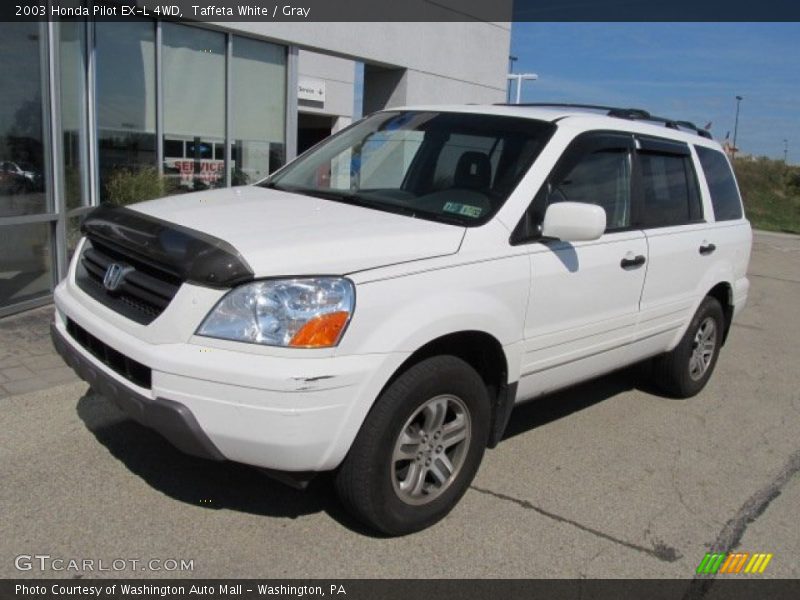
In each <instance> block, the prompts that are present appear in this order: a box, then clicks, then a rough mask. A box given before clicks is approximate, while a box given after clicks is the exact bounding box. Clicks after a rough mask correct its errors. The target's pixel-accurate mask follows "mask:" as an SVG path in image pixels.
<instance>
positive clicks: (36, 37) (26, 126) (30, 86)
mask: <svg viewBox="0 0 800 600" xmlns="http://www.w3.org/2000/svg"><path fill="white" fill-rule="evenodd" d="M41 35H42V34H41V29H40V24H39V23H35V22H34V23H28V22H23V21H20V22H14V23H0V56H2V57H3V67H2V68H0V90H2V94H3V99H2V102H0V217H10V216H17V215H28V214H34V213H44V212H48V206H47V199H46V196H45V193H44V192H45V182H44V164H45V161H44V138H43V131H42V71H41V62H40V61H41V57H40V52H41V48H42V46H43V45H42V44H40V38H41ZM5 246H6V241H3V243H2V246H0V248H2V249H3V250H5ZM0 254H2V252H0ZM2 304H3V301H2V300H1V299H0V305H2Z"/></svg>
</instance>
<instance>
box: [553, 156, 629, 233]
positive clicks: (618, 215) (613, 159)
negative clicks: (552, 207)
mask: <svg viewBox="0 0 800 600" xmlns="http://www.w3.org/2000/svg"><path fill="white" fill-rule="evenodd" d="M630 178H631V169H630V159H629V155H628V152H627V151H625V150H620V149H613V150H600V151H598V152H593V153H592V154H589V155H587V156H585V157H583V158H582V159H581V161H580V162H579V163H578V164H577V165H575V167H573V168H572V170H571V171H570V172H569V173H567V175H565V176H564V177H562V178H561V180H560V181H554V182H551V190H550V196H549V200H550V203H551V204H552V203H553V202H565V201H569V202H584V203H586V204H596V205H598V206H600V207H602V208H603V210H605V211H606V230H607V231H613V230H615V229H623V228H625V227H628V226H629V225H630V202H631V199H630Z"/></svg>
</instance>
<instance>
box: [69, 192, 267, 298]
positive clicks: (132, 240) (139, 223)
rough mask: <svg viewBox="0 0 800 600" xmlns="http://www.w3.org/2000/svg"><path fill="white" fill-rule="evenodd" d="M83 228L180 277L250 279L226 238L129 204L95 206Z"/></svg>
mask: <svg viewBox="0 0 800 600" xmlns="http://www.w3.org/2000/svg"><path fill="white" fill-rule="evenodd" d="M81 231H82V232H83V233H84V235H86V236H87V237H88V238H89V239H90V240H94V241H97V242H100V243H107V244H111V245H113V246H115V247H117V248H120V249H124V250H125V252H126V253H130V254H131V255H132V256H133V257H135V258H136V259H138V260H140V261H141V262H143V263H147V264H150V265H152V266H153V267H156V268H158V269H160V270H163V271H168V272H170V273H172V274H173V275H175V276H176V277H178V278H179V279H180V280H181V281H188V282H192V283H197V284H199V285H204V286H212V287H231V286H234V285H237V284H240V283H243V282H246V281H250V280H252V279H253V270H252V268H251V267H250V265H249V264H247V261H246V260H245V259H244V257H243V256H242V255H241V254H240V253H239V251H238V250H236V248H234V247H233V246H231V245H230V244H229V243H228V242H226V241H224V240H221V239H219V238H216V237H214V236H212V235H209V234H207V233H203V232H202V231H197V230H194V229H190V228H188V227H183V226H182V225H177V224H175V223H170V222H169V221H164V220H162V219H158V218H156V217H152V216H150V215H146V214H143V213H140V212H138V211H135V210H131V209H130V208H125V207H121V206H113V205H102V206H99V207H97V208H95V209H94V210H92V211H91V212H90V213H89V214H88V215H87V216H86V218H85V219H84V221H83V224H82V225H81Z"/></svg>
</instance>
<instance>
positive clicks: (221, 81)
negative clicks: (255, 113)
mask: <svg viewBox="0 0 800 600" xmlns="http://www.w3.org/2000/svg"><path fill="white" fill-rule="evenodd" d="M162 36H163V44H164V45H163V49H162V65H163V74H162V81H163V84H164V141H163V143H164V172H165V174H167V176H168V177H169V178H170V179H171V184H172V185H175V186H179V187H180V188H182V189H184V190H201V189H207V188H210V187H220V186H224V185H225V161H224V160H218V159H216V158H215V156H214V144H215V143H219V144H224V142H225V35H224V34H222V33H219V32H216V31H207V30H204V29H198V28H196V27H189V26H186V25H178V24H175V23H164V24H163V25H162ZM180 141H186V142H187V143H186V144H185V153H184V155H183V156H179V157H178V156H174V155H172V156H170V155H169V154H168V152H167V150H168V149H169V151H170V152H172V153H173V154H174V152H175V150H176V149H177V147H178V146H177V142H180Z"/></svg>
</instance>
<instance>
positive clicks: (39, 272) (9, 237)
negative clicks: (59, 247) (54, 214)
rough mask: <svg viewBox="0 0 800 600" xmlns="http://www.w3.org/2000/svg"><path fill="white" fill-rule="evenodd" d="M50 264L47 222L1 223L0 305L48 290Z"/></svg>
mask: <svg viewBox="0 0 800 600" xmlns="http://www.w3.org/2000/svg"><path fill="white" fill-rule="evenodd" d="M53 264H54V257H53V243H52V225H51V224H50V223H30V224H27V225H6V226H0V307H2V306H8V305H10V304H17V303H19V302H23V301H25V300H31V299H33V298H36V297H38V296H41V295H43V294H47V293H49V292H50V291H51V290H52V285H53Z"/></svg>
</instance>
